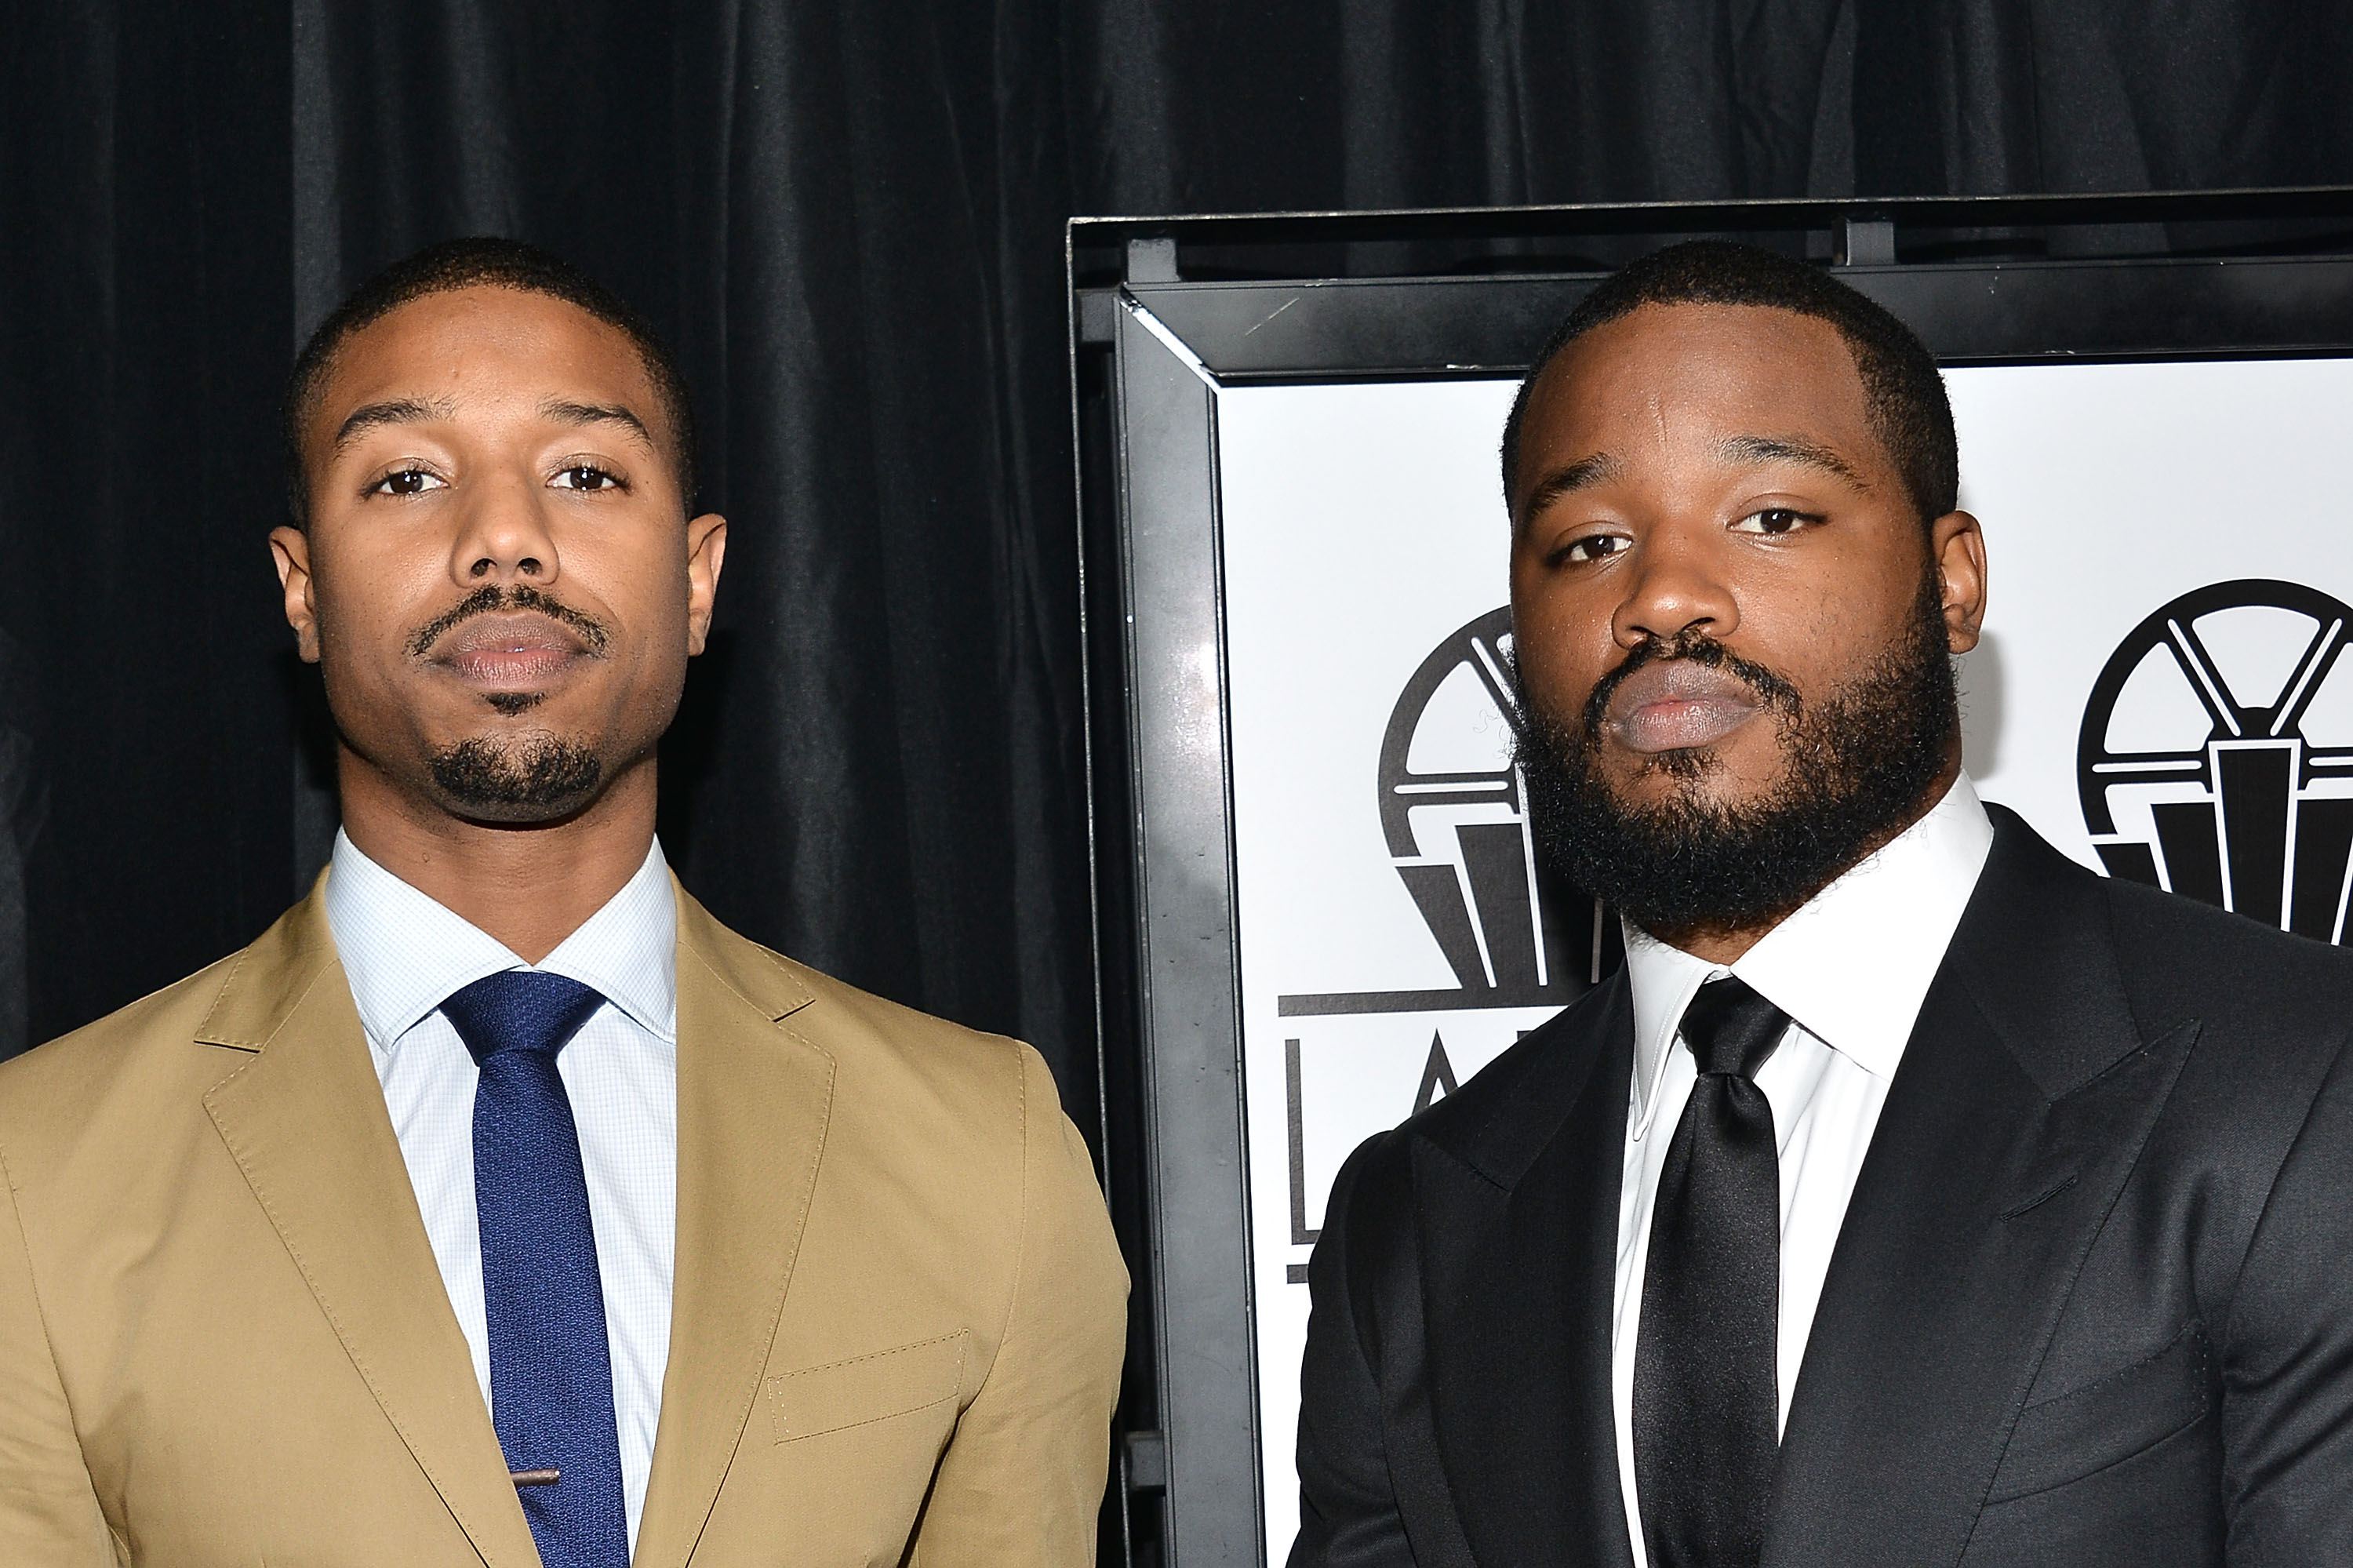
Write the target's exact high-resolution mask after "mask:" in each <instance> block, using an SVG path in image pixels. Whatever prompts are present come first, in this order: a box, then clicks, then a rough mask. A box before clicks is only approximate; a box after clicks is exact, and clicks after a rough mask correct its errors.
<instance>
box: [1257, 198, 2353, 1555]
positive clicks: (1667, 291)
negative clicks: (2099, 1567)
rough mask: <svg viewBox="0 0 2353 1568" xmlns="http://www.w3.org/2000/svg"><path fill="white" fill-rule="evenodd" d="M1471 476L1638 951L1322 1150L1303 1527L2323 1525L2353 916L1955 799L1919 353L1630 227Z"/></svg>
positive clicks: (1948, 521)
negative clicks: (2067, 838) (1335, 1156)
mask: <svg viewBox="0 0 2353 1568" xmlns="http://www.w3.org/2000/svg"><path fill="white" fill-rule="evenodd" d="M1504 479H1505V487H1506V493H1507V495H1508V498H1509V500H1510V503H1511V514H1512V522H1513V541H1512V605H1513V620H1514V629H1515V641H1516V662H1517V672H1518V679H1519V683H1520V695H1521V703H1522V707H1523V715H1522V718H1523V735H1522V744H1521V762H1522V767H1523V768H1524V769H1525V775H1526V778H1527V780H1528V786H1529V794H1530V801H1531V809H1532V812H1533V815H1534V820H1535V825H1536V831H1537V833H1538V837H1539V842H1541V844H1542V845H1543V847H1544V850H1545V852H1546V854H1547V855H1548V856H1549V857H1550V858H1551V859H1552V860H1553V861H1554V863H1556V865H1557V866H1558V868H1559V869H1560V870H1561V871H1562V872H1563V873H1564V874H1567V876H1568V877H1569V878H1570V879H1571V880H1573V881H1575V882H1577V884H1578V885H1581V886H1583V887H1585V888H1588V889H1589V890H1590V891H1591V892H1593V893H1594V894H1595V895H1599V896H1601V897H1605V898H1607V899H1609V901H1610V902H1612V903H1613V904H1615V905H1616V906H1618V907H1619V909H1620V911H1621V912H1622V913H1623V915H1624V916H1625V920H1626V924H1627V938H1628V961H1627V965H1626V968H1625V969H1622V970H1621V971H1620V973H1619V974H1618V975H1616V976H1614V977H1613V978H1612V979H1610V980H1609V981H1608V982H1606V983H1604V984H1602V985H1600V986H1599V987H1597V988H1596V989H1595V990H1594V991H1592V992H1591V993H1590V994H1588V996H1587V997H1586V998H1585V999H1584V1000H1582V1001H1579V1002H1578V1003H1577V1004H1576V1005H1575V1006H1573V1007H1571V1008H1569V1009H1568V1010H1567V1012H1564V1013H1563V1014H1562V1015H1561V1016H1560V1017H1559V1018H1557V1019H1556V1020H1555V1021H1554V1022H1551V1023H1549V1024H1547V1025H1546V1027H1544V1028H1543V1029H1540V1030H1538V1031H1536V1032H1535V1033H1533V1034H1531V1035H1529V1036H1528V1037H1527V1038H1526V1039H1525V1041H1523V1042H1522V1043H1521V1044H1519V1045H1518V1046H1517V1047H1515V1048H1514V1050H1512V1051H1511V1052H1510V1053H1508V1054H1505V1055H1504V1057H1502V1058H1500V1059H1499V1060H1498V1061H1496V1062H1495V1063H1494V1064H1493V1065H1491V1066H1489V1067H1488V1068H1487V1069H1486V1071H1484V1072H1483V1073H1482V1074H1481V1075H1479V1076H1478V1077H1477V1078H1476V1079H1474V1080H1473V1081H1472V1082H1471V1083H1468V1084H1465V1085H1464V1086H1462V1088H1461V1091H1460V1092H1459V1093H1457V1094H1455V1095H1452V1096H1451V1097H1448V1098H1446V1099H1445V1100H1443V1101H1441V1102H1440V1103H1439V1104H1438V1105H1436V1106H1434V1107H1431V1108H1430V1110H1428V1111H1427V1112H1425V1113H1423V1114H1422V1115H1420V1116H1418V1117H1416V1118H1413V1119H1412V1120H1411V1121H1409V1122H1407V1123H1406V1124H1405V1125H1404V1126H1403V1127H1401V1128H1398V1129H1397V1130H1396V1131H1394V1132H1391V1133H1388V1134H1386V1135H1383V1136H1381V1137H1379V1138H1376V1139H1372V1140H1371V1141H1370V1142H1368V1143H1366V1145H1365V1146H1364V1147H1363V1148H1362V1149H1360V1150H1357V1151H1356V1154H1355V1155H1354V1156H1353V1157H1352V1158H1351V1159H1350V1160H1349V1161H1348V1163H1347V1165H1346V1166H1345V1169H1344V1170H1343V1171H1342V1172H1341V1174H1340V1176H1339V1179H1338V1181H1337V1182H1336V1183H1335V1187H1334V1189H1333V1192H1332V1195H1331V1199H1330V1202H1329V1205H1328V1207H1327V1210H1326V1213H1325V1221H1324V1232H1323V1240H1322V1242H1321V1243H1320V1244H1319V1245H1318V1246H1317V1248H1316V1252H1315V1257H1314V1263H1313V1265H1312V1266H1311V1270H1310V1279H1311V1283H1312V1285H1313V1289H1314V1318H1313V1321H1312V1324H1311V1326H1310V1329H1309V1332H1308V1347H1307V1355H1306V1364H1305V1369H1304V1374H1303V1384H1304V1404H1303V1410H1302V1413H1301V1420H1300V1438H1299V1469H1300V1476H1301V1480H1302V1509H1301V1513H1302V1520H1303V1523H1302V1528H1301V1531H1300V1536H1299V1540H1298V1544H1297V1545H1296V1547H1295V1548H1294V1550H1293V1554H1292V1563H1293V1565H1294V1568H1302V1565H1321V1564H1329V1565H1333V1568H1360V1565H1364V1568H1369V1565H1373V1564H1384V1565H1386V1564H1399V1565H1402V1564H1409V1563H1410V1564H1417V1565H1419V1568H1440V1565H1447V1568H1453V1565H1465V1568H1467V1565H1470V1564H1474V1563H1475V1564H1480V1565H1483V1568H1531V1565H1535V1564H1547V1565H1549V1564H1588V1563H1589V1564H1596V1565H1602V1564H1607V1565H1610V1568H1633V1565H1636V1564H1642V1565H1647V1568H1728V1565H1732V1564H1741V1565H1748V1564H1757V1563H1768V1564H1776V1565H1788V1568H1797V1565H1814V1564H1835V1565H1840V1568H1844V1565H1849V1564H1875V1563H1888V1564H1913V1563H1965V1564H1970V1565H1979V1564H1983V1565H1992V1564H2024V1563H2051V1564H2070V1565H2074V1564H2117V1565H2125V1564H2130V1565H2133V1568H2146V1565H2150V1564H2159V1565H2169V1564H2177V1563H2179V1564H2189V1563H2230V1564H2254V1563H2263V1564H2274V1563H2277V1564H2295V1565H2298V1568H2305V1565H2312V1564H2321V1563H2353V1065H2348V1061H2347V1060H2346V1057H2347V1052H2346V1044H2347V1034H2348V1013H2353V958H2348V955H2346V954H2344V953H2342V952H2341V951H2339V950H2338V949H2336V948H2328V947H2324V946H2321V945H2318V944H2316V943H2309V942H2306V941H2303V940H2300V939H2298V938H2292V937H2287V936H2284V935H2282V934H2281V933H2279V932H2277V931H2274V930H2268V929H2264V928H2263V927H2258V926H2257V925H2256V924H2255V923H2254V922H2253V921H2251V920H2247V919H2244V918H2242V917H2241V916H2235V915H2227V914H2224V913H2222V912H2221V911H2218V910H2213V909H2210V908H2208V907H2206V906H2201V905H2198V904H2194V903H2191V902H2190V901H2189V900H2187V899H2179V898H2175V897H2172V896H2170V895H2165V894H2162V893H2158V892H2155V891H2152V890H2150V889H2147V888H2144V887H2140V886H2137V885H2130V884H2126V883H2120V882H2111V881H2106V880H2104V879H2102V878H2100V877H2097V876H2095V875H2094V874H2091V873H2089V872H2086V871H2084V870H2083V869H2081V868H2079V867H2078V866H2076V865H2075V864H2074V863H2072V862H2070V861H2069V860H2067V859H2066V858H2064V857H2063V856H2062V855H2061V854H2059V853H2057V852H2056V851H2054V850H2052V848H2051V847H2050V846H2049V845H2048V844H2046V843H2044V842H2042V840H2041V839H2040V838H2038V837H2037V836H2036V835H2035V833H2034V832H2033V831H2032V830H2031V829H2030V828H2028V827H2027V826H2026V824H2025V823H2024V822H2022V821H2020V820H2019V819H2018V818H2017V817H2015V816H2013V815H2011V814H2010V813H2009V812H2007V811H2004V810H2000V808H1989V807H1986V806H1984V805H1982V804H1980V803H1979V801H1978V798H1977V796H1976V793H1975V792H1974V790H1972V789H1971V788H1970V786H1969V782H1968V779H1967V777H1966V776H1965V775H1964V774H1963V773H1962V772H1961V742H1960V731H1959V726H1958V722H1957V714H1958V709H1957V700H1956V696H1955V690H1954V678H1953V670H1952V658H1951V656H1952V654H1954V653H1957V652H1966V651H1967V650H1968V649H1969V648H1970V647H1972V646H1973V645H1974V644H1975V643H1976V641H1977V637H1978V624H1979V620H1980V617H1981V614H1982V611H1983V608H1984V602H1985V549H1984V544H1983V540H1982V537H1981V535H1980V534H1979V532H1978V525H1977V523H1976V521H1975V520H1974V519H1973V518H1971V517H1969V516H1968V514H1966V513H1963V512H1961V511H1959V510H1958V509H1957V504H1956V501H1957V459H1956V452H1955V443H1954V438H1953V427H1952V416H1951V412H1950V410H1949V408H1947V404H1946V401H1945V396H1944V390H1943V387H1942V384H1941V382H1940V381H1939V379H1938V377H1937V374H1936V366H1935V363H1934V361H1933V360H1932V359H1931V358H1930V357H1929V355H1928V354H1927V351H1926V349H1925V348H1924V347H1923V346H1922V345H1921V344H1920V343H1919V342H1918V341H1917V340H1916V339H1915V338H1914V337H1913V336H1912V334H1910V333H1908V332H1907V331H1906V330H1905V328H1904V327H1903V326H1902V325H1901V324H1899V323H1897V322H1896V321H1895V320H1894V318H1893V317H1892V316H1890V315H1888V314H1887V313H1885V312H1883V311H1882V310H1881V309H1879V307H1877V306H1876V305H1873V304H1872V303H1870V302H1867V301H1865V300H1864V299H1862V296H1860V295H1858V294H1856V293H1854V292H1853V291H1851V290H1848V289H1847V288H1845V287H1844V286H1843V285H1841V284H1839V283H1837V282H1834V281H1831V279H1829V278H1828V277H1827V276H1826V275H1825V274H1823V273H1821V272H1820V271H1817V270H1813V269H1811V268H1809V267H1806V266H1804V265H1802V264H1800V263H1798V262H1795V261H1791V260H1786V259H1782V258H1778V257H1774V256H1770V255H1767V254H1766V253H1764V252H1760V251H1755V250H1748V249H1743V248H1739V247H1734V246H1727V245H1717V244H1698V245H1690V246H1682V247H1677V248H1675V249H1671V250H1667V251H1662V252H1659V253H1658V254H1656V255H1653V256H1651V257H1649V258H1646V259H1645V260H1641V261H1638V262H1636V263H1634V264H1633V265H1632V266H1630V267H1629V268H1627V269H1626V270H1623V271H1621V272H1620V273H1619V274H1617V275H1616V276H1615V277H1613V278H1612V279H1611V280H1609V281H1607V282H1605V283H1604V284H1603V285H1602V286H1601V287H1600V288H1599V290H1597V291H1595V293H1594V294H1592V295H1591V296H1590V297H1589V298H1588V301H1587V302H1585V303H1584V304H1582V305H1580V306H1579V307H1578V309H1577V311H1576V312H1575V313H1573V314H1572V315H1571V316H1570V318H1569V319H1568V320H1567V322H1566V323H1563V326H1562V328H1561V330H1560V332H1559V333H1558V334H1556V336H1555V338H1554V340H1553V342H1552V343H1551V344H1550V345H1548V346H1547V348H1546V351H1545V353H1544V355H1542V356H1541V357H1540V359H1539V361H1538V363H1537V365H1536V366H1535V369H1533V370H1532V371H1531V372H1530V373H1529V376H1528V378H1527V381H1526V382H1525V385H1524V387H1522V390H1521V396H1520V402H1519V405H1518V406H1517V407H1516V408H1514V413H1513V417H1512V422H1511V425H1510V426H1509V428H1508V429H1507V431H1506V435H1505V442H1504Z"/></svg>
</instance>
